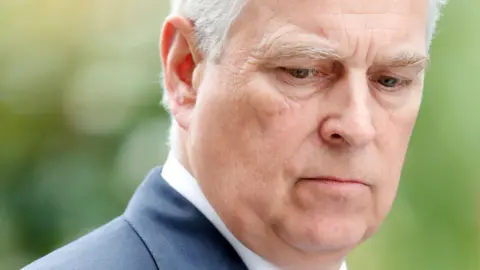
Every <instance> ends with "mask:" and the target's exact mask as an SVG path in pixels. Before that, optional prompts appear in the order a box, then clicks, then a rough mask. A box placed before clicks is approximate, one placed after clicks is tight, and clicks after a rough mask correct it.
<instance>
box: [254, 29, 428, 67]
mask: <svg viewBox="0 0 480 270" xmlns="http://www.w3.org/2000/svg"><path fill="white" fill-rule="evenodd" d="M302 36H303V35H297V37H298V38H297V39H298V40H301V41H297V42H292V41H291V37H290V38H289V40H288V41H287V40H284V38H285V36H277V37H276V38H273V39H265V40H263V41H262V42H260V44H259V46H258V47H257V48H256V49H255V50H254V55H255V57H256V58H257V59H260V60H263V61H266V62H271V61H278V60H280V61H282V60H289V59H307V60H310V61H326V60H328V61H339V62H341V61H342V60H344V59H345V58H346V57H344V56H342V55H341V53H340V52H339V51H337V50H336V49H335V48H334V46H333V45H332V44H331V43H330V42H329V41H328V40H326V39H323V38H320V37H313V38H312V36H311V35H305V36H306V37H308V38H306V39H302ZM429 63H430V60H429V58H428V57H427V56H425V55H423V54H421V53H418V52H415V51H401V52H399V53H396V54H394V55H392V56H385V57H380V58H377V59H375V60H374V63H373V65H377V66H385V67H418V68H421V69H425V68H427V67H428V65H429Z"/></svg>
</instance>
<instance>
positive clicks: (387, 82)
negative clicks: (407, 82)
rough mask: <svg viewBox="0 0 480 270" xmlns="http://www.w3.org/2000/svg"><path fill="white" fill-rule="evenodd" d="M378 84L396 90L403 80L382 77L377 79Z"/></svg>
mask: <svg viewBox="0 0 480 270" xmlns="http://www.w3.org/2000/svg"><path fill="white" fill-rule="evenodd" d="M377 82H378V83H379V84H381V85H382V86H384V87H387V88H394V87H396V86H397V85H398V84H399V83H400V82H401V80H399V79H397V78H393V77H389V76H380V77H379V78H378V79H377Z"/></svg>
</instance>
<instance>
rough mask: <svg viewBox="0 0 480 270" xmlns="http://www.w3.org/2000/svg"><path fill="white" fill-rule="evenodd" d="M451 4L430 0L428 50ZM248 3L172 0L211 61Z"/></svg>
mask: <svg viewBox="0 0 480 270" xmlns="http://www.w3.org/2000/svg"><path fill="white" fill-rule="evenodd" d="M447 1H448V0H429V10H428V24H427V30H426V33H427V36H426V38H427V41H428V42H427V44H428V47H430V45H431V42H432V40H433V37H434V35H435V32H436V26H437V22H438V20H439V18H440V15H441V10H442V8H443V7H444V6H445V5H446V3H447ZM245 2H246V1H245V0H170V5H171V12H170V13H171V14H176V15H181V16H184V17H186V18H188V19H189V20H191V21H192V22H193V23H194V25H195V39H196V42H197V44H196V46H197V48H196V49H197V50H199V51H200V52H201V53H202V54H203V55H204V56H205V57H207V59H210V60H214V59H217V58H218V57H219V55H220V54H221V52H222V49H223V46H224V44H225V42H224V41H225V40H226V36H227V34H228V31H229V29H230V26H231V25H232V24H233V22H234V21H235V19H236V18H237V16H238V15H239V14H240V12H241V11H242V9H243V6H244V4H245ZM162 83H163V82H162ZM163 85H165V84H164V83H163ZM168 100H169V97H168V91H164V93H163V102H162V103H163V105H164V107H165V108H166V109H167V110H168ZM171 121H172V126H171V128H170V135H169V142H168V144H169V145H170V148H171V150H172V151H173V152H176V151H177V150H178V149H176V148H177V147H178V145H177V140H178V135H179V134H178V132H179V130H178V126H177V124H176V123H175V120H174V119H173V118H172V119H171Z"/></svg>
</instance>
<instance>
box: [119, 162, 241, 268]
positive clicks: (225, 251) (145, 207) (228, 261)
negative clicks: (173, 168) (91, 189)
mask: <svg viewBox="0 0 480 270" xmlns="http://www.w3.org/2000/svg"><path fill="white" fill-rule="evenodd" d="M124 216H125V218H126V220H127V221H128V222H129V223H130V224H131V225H132V226H133V227H134V229H135V230H136V231H137V233H138V235H139V236H140V237H141V238H142V240H143V241H144V242H145V245H146V246H147V248H148V249H149V251H150V253H151V255H152V257H153V259H154V260H155V262H156V264H157V267H158V268H159V269H162V270H163V269H166V270H174V269H178V270H189V269H196V270H197V269H198V270H203V269H205V270H211V269H215V270H223V269H225V270H227V269H228V270H246V269H247V268H246V266H245V264H244V263H243V261H242V260H241V258H240V257H239V256H238V254H237V253H236V252H235V250H234V249H233V248H232V246H231V245H230V244H229V243H228V242H227V240H226V239H225V238H224V237H223V236H222V235H221V234H220V232H219V231H218V230H217V229H216V228H215V227H214V226H213V224H211V223H210V221H208V220H207V219H206V218H205V217H204V216H203V215H202V214H201V213H200V212H199V211H198V210H197V209H196V208H195V206H194V205H192V204H191V203H190V202H189V201H188V200H186V199H185V198H184V197H183V196H182V195H180V194H179V193H178V192H177V191H175V190H174V189H173V188H171V187H170V186H169V185H168V183H167V182H165V180H164V179H163V178H162V176H161V169H160V168H156V169H154V170H152V171H151V172H150V174H149V175H148V176H147V178H146V179H145V181H144V182H143V183H142V184H141V185H140V187H139V188H138V189H137V191H136V192H135V194H134V196H133V198H132V199H131V201H130V203H129V205H128V207H127V210H126V211H125V214H124Z"/></svg>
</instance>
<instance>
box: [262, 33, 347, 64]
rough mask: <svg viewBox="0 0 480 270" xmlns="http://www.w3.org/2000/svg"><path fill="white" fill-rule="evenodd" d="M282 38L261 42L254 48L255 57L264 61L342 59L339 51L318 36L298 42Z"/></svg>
mask: <svg viewBox="0 0 480 270" xmlns="http://www.w3.org/2000/svg"><path fill="white" fill-rule="evenodd" d="M282 39H283V38H282V37H277V38H275V39H274V40H265V41H263V42H261V43H260V45H259V46H258V47H257V48H256V50H255V56H256V58H258V59H261V60H266V61H269V60H270V61H272V60H288V59H308V60H313V61H321V60H332V61H334V60H338V61H339V60H341V59H342V57H341V56H340V53H339V52H338V51H336V50H335V49H334V48H333V46H331V45H329V44H328V42H327V41H324V40H323V39H320V38H318V39H313V40H312V38H309V39H310V40H302V41H298V42H292V41H291V40H289V41H284V40H282ZM290 39H291V37H290ZM299 39H300V37H299Z"/></svg>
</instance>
